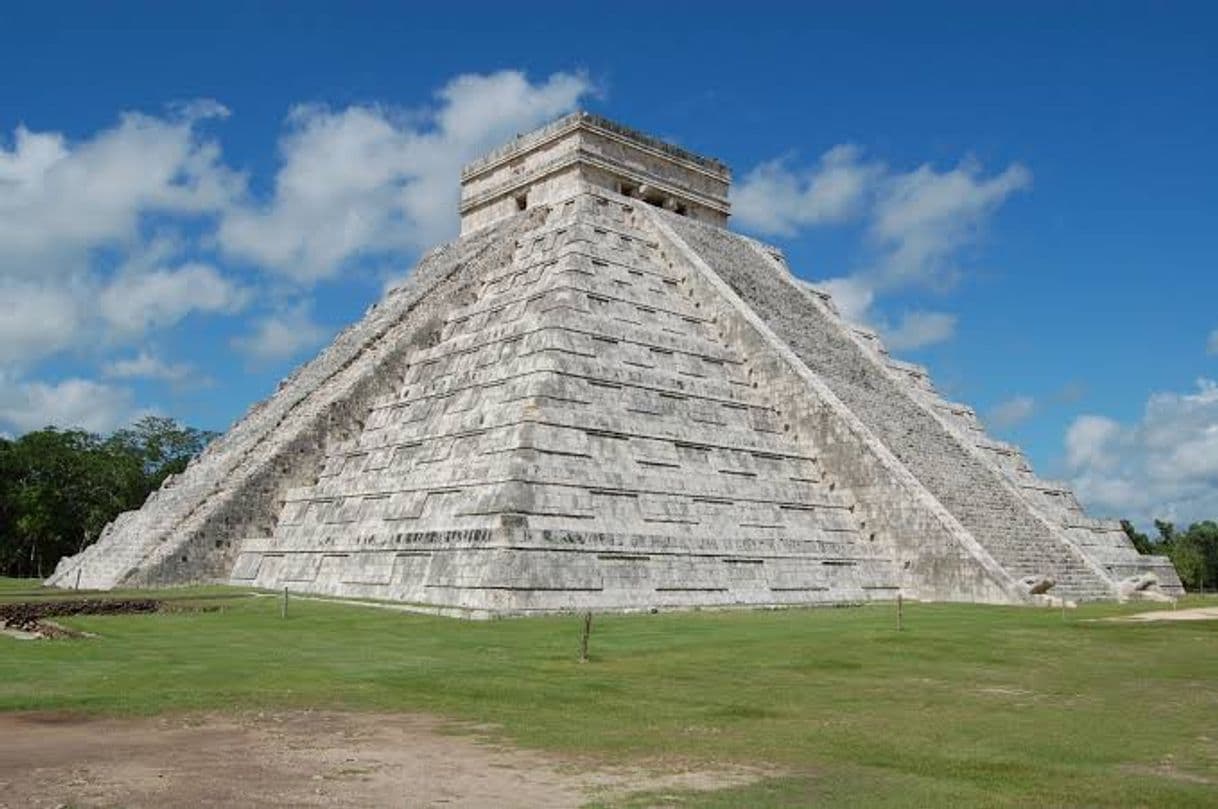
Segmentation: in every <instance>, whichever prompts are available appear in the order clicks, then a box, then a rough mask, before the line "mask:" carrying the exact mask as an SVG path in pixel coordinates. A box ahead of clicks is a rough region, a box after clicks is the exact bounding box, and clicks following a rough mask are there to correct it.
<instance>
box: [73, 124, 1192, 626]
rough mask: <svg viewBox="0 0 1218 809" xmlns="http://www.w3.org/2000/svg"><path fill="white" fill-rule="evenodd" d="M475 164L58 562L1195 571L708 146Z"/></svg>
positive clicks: (755, 574) (867, 591) (263, 579)
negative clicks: (935, 377) (329, 318)
mask: <svg viewBox="0 0 1218 809" xmlns="http://www.w3.org/2000/svg"><path fill="white" fill-rule="evenodd" d="M461 180H462V197H461V217H462V219H461V221H462V235H461V236H460V238H459V239H457V240H456V241H455V242H453V243H451V244H448V245H445V246H443V247H440V248H438V249H436V250H434V251H432V252H431V253H429V254H427V255H426V256H424V257H423V259H422V260H421V261H420V263H419V265H418V266H417V267H416V268H415V270H414V272H413V273H412V274H411V275H410V276H409V279H408V280H407V281H406V282H405V283H403V284H402V285H401V286H399V287H397V288H395V289H393V290H391V291H390V292H389V293H388V294H387V295H386V296H385V298H384V299H383V300H382V301H381V302H380V303H378V304H377V305H376V306H374V307H372V308H371V309H370V310H369V311H368V312H367V314H366V315H365V317H364V318H363V319H362V320H361V321H360V322H359V323H357V324H355V325H353V326H352V327H350V328H349V329H347V330H346V331H344V332H342V333H341V334H340V335H339V336H338V337H337V338H336V339H335V341H334V343H333V344H332V345H331V346H329V347H328V348H327V349H326V350H325V351H323V352H322V353H321V355H320V356H318V357H317V358H316V359H315V360H313V361H312V362H310V363H308V364H306V365H304V366H302V367H301V368H300V369H299V370H297V371H296V372H295V373H294V374H293V375H292V376H291V377H289V378H288V379H286V380H284V381H283V383H282V384H281V385H280V387H279V390H278V391H277V392H276V393H275V394H274V395H273V396H271V397H270V398H269V399H267V400H266V401H264V402H261V403H259V404H258V405H255V406H254V408H253V409H251V410H250V411H249V412H248V413H247V414H246V415H245V416H244V417H243V418H241V419H240V420H239V421H238V422H237V423H236V424H234V425H233V427H232V428H231V429H230V430H229V431H228V433H227V434H226V435H224V436H223V437H222V438H220V439H218V440H217V441H216V442H214V443H213V444H212V445H211V446H210V447H209V448H208V449H207V450H206V451H205V452H204V453H203V454H202V455H201V456H200V457H199V458H198V459H197V460H196V461H195V462H193V463H192V464H191V465H190V467H189V468H188V469H187V470H186V471H185V472H184V473H183V474H182V475H180V476H177V477H175V478H173V479H171V480H169V481H167V482H166V484H165V485H164V486H163V487H162V489H161V490H160V491H159V492H157V493H155V494H154V495H153V496H152V497H150V498H149V500H148V502H146V503H145V504H144V506H143V507H142V508H141V509H140V510H138V511H135V512H130V513H127V514H124V515H122V516H121V517H120V518H119V519H117V520H115V522H114V523H113V524H111V525H110V526H109V527H108V528H107V529H106V531H105V532H103V535H102V537H101V538H100V539H99V541H98V542H97V543H95V544H94V545H92V546H91V547H89V548H87V549H86V550H85V551H84V552H82V553H81V554H79V555H77V556H75V557H71V558H67V559H65V560H63V561H62V562H61V564H60V565H59V567H58V569H57V570H56V572H55V574H54V576H53V577H52V578H51V579H50V583H51V584H54V585H57V586H61V587H75V586H79V587H89V588H111V587H115V586H119V585H122V586H153V585H156V586H160V585H169V584H179V583H187V582H199V581H228V582H232V583H235V584H244V585H251V586H255V587H260V588H273V589H279V588H284V587H286V588H288V589H290V590H293V591H298V592H308V593H319V594H329V595H334V596H344V597H356V598H369V599H384V600H392V601H400V602H404V603H407V604H411V605H416V606H418V607H420V608H425V609H432V610H437V611H450V612H453V613H455V614H463V615H485V614H502V613H531V612H545V611H556V610H572V609H604V610H636V609H659V608H686V607H693V606H728V605H782V604H805V603H842V602H858V601H866V600H872V599H889V598H894V597H895V596H896V595H897V594H898V593H901V594H904V595H905V596H906V597H912V598H920V599H930V600H946V601H978V602H991V603H1027V602H1030V601H1033V600H1035V598H1036V597H1035V596H1033V595H1031V593H1030V587H1029V583H1028V580H1031V579H1045V578H1048V579H1052V580H1053V582H1054V586H1053V588H1052V590H1051V593H1052V594H1053V595H1056V596H1061V597H1065V598H1069V599H1075V600H1082V599H1106V598H1115V597H1117V596H1118V594H1119V592H1120V585H1121V582H1122V581H1123V580H1125V579H1129V578H1130V577H1135V576H1143V575H1145V574H1147V573H1152V574H1154V576H1155V579H1156V580H1157V582H1158V584H1157V585H1156V588H1157V589H1158V590H1159V591H1161V592H1167V593H1176V592H1180V582H1179V579H1178V578H1177V577H1176V574H1175V571H1174V569H1173V568H1172V567H1171V564H1170V563H1169V562H1168V561H1167V560H1165V559H1163V558H1161V557H1150V556H1140V555H1139V554H1138V553H1137V552H1136V551H1135V550H1134V548H1133V547H1132V545H1131V544H1130V543H1129V541H1128V540H1127V539H1126V538H1125V535H1124V533H1123V532H1122V531H1121V529H1120V526H1119V524H1118V523H1114V522H1111V521H1103V520H1096V519H1092V518H1089V517H1087V516H1086V515H1085V514H1084V513H1083V510H1082V509H1081V508H1080V506H1079V504H1078V503H1077V501H1076V500H1075V499H1074V497H1073V495H1072V494H1071V493H1070V491H1069V489H1068V488H1066V487H1065V486H1063V485H1061V484H1054V483H1051V482H1048V481H1044V480H1041V479H1039V478H1037V477H1036V476H1035V475H1034V474H1033V473H1032V471H1031V470H1030V468H1029V466H1028V464H1027V462H1026V459H1025V458H1024V457H1023V455H1022V454H1021V453H1020V451H1019V450H1018V449H1017V448H1015V447H1013V446H1010V445H1008V444H1004V443H1002V442H999V441H995V440H993V439H991V438H989V437H987V436H986V434H985V432H984V430H983V429H982V428H981V426H980V424H979V423H978V421H977V419H976V416H975V414H974V413H973V411H972V410H970V409H969V408H968V407H966V406H964V405H959V404H955V403H952V402H947V401H945V400H943V399H942V398H941V397H940V396H939V395H938V394H937V393H936V392H935V390H934V387H933V386H932V385H931V383H930V381H929V378H928V375H927V373H926V371H925V370H924V369H922V368H920V367H917V366H913V365H909V364H907V363H903V362H900V361H897V360H895V359H892V358H891V357H889V356H888V354H887V352H886V351H885V350H884V348H883V346H882V344H881V343H880V341H879V339H878V338H877V337H876V335H874V334H873V333H870V332H868V331H866V330H863V329H860V328H857V327H854V326H851V325H850V324H848V323H846V322H845V321H844V320H842V319H841V318H840V317H839V316H838V314H837V312H836V311H835V309H834V306H833V302H832V299H831V298H830V297H829V296H828V295H826V294H825V293H823V292H822V291H820V290H818V289H816V288H815V287H814V286H812V285H809V284H807V283H805V282H803V281H800V280H799V279H798V278H796V277H795V276H794V275H793V274H792V273H791V272H790V270H789V269H788V268H787V267H786V264H785V260H784V258H783V257H782V254H781V253H780V252H779V251H778V250H776V249H775V248H772V247H769V246H766V245H764V244H761V243H758V242H755V241H753V240H751V239H748V238H746V237H743V236H740V235H738V234H736V233H732V232H731V231H729V230H727V229H726V225H727V218H728V211H729V207H728V201H727V191H728V185H729V181H730V174H729V172H728V169H727V167H726V166H724V165H722V164H721V163H718V162H717V161H714V160H710V159H707V158H704V157H700V156H697V155H694V154H691V153H689V152H687V151H684V150H682V149H678V148H676V147H674V146H671V145H669V144H666V143H663V142H661V141H658V140H656V139H653V138H650V137H648V136H646V135H642V134H640V133H637V132H633V131H631V130H628V129H626V128H624V127H621V126H619V125H617V124H614V123H612V122H610V121H607V120H605V119H603V118H599V117H596V116H592V115H589V114H586V113H576V114H573V115H570V116H567V117H564V118H562V119H560V120H558V121H555V122H554V123H552V124H550V125H548V126H546V127H543V128H541V129H539V130H537V131H535V132H532V133H529V134H527V135H523V136H520V137H518V138H516V139H515V140H513V141H512V142H510V143H508V144H506V145H505V146H504V147H502V148H501V149H499V150H497V151H495V152H493V153H492V154H490V155H487V156H486V157H484V158H482V159H480V160H478V161H476V162H474V163H472V164H471V165H469V166H467V167H466V169H465V170H464V171H463V172H462V178H461Z"/></svg>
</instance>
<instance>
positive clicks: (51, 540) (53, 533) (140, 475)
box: [0, 416, 215, 577]
mask: <svg viewBox="0 0 1218 809" xmlns="http://www.w3.org/2000/svg"><path fill="white" fill-rule="evenodd" d="M214 437H215V434H214V433H209V432H205V431H202V430H196V429H195V428H193V427H184V426H182V425H180V424H178V423H177V422H176V421H174V420H173V419H166V418H159V417H156V416H148V417H146V418H143V419H141V420H140V421H138V422H136V423H135V424H134V425H132V426H131V427H128V428H125V429H121V430H118V431H116V432H114V433H113V434H111V435H109V436H100V435H97V434H94V433H90V432H85V431H83V430H61V429H56V428H54V427H48V428H46V429H45V430H38V431H35V432H31V433H26V434H25V435H23V436H21V437H20V438H17V439H12V440H10V439H5V438H0V575H3V576H39V577H42V576H46V575H49V574H50V572H51V571H52V570H54V569H55V565H56V563H58V561H59V559H60V557H62V556H67V555H70V554H74V553H79V552H80V551H81V550H83V549H84V548H85V547H86V546H87V545H89V544H90V543H92V542H94V541H96V540H97V537H98V535H99V534H100V533H101V531H102V529H103V528H104V527H105V526H106V523H108V522H110V521H111V520H113V519H114V518H115V517H116V516H118V515H119V514H120V513H122V512H123V511H127V510H130V509H133V508H139V506H140V504H142V503H143V502H144V500H145V499H146V498H147V497H148V495H149V494H150V493H151V492H153V491H155V490H156V489H157V488H159V487H160V485H161V483H163V482H164V480H165V478H167V477H168V476H169V475H172V474H177V473H178V472H181V471H182V470H183V469H185V468H186V464H187V463H188V462H189V461H190V459H191V458H193V457H194V456H195V455H197V454H198V453H199V452H200V451H201V450H202V449H203V447H204V446H206V445H207V443H208V442H209V441H210V440H211V439H212V438H214Z"/></svg>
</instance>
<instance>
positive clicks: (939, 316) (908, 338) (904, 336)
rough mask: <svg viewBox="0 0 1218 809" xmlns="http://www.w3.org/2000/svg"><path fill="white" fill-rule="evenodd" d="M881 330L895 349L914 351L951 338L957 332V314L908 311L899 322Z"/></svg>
mask: <svg viewBox="0 0 1218 809" xmlns="http://www.w3.org/2000/svg"><path fill="white" fill-rule="evenodd" d="M880 332H881V334H882V335H883V337H884V342H885V343H886V344H887V345H888V347H889V348H891V349H892V350H893V351H912V350H913V349H915V348H925V347H926V346H929V345H934V344H935V343H942V342H943V341H945V340H950V339H951V337H952V335H953V334H955V332H956V316H955V315H950V314H947V313H946V312H923V311H915V312H906V313H905V314H904V315H903V316H902V317H901V321H900V322H899V323H897V324H896V325H895V326H884V325H882V326H881V327H880Z"/></svg>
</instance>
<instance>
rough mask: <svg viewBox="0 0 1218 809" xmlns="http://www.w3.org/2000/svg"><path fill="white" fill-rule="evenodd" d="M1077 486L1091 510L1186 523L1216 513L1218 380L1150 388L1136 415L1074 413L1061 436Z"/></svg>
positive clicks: (1144, 518) (1134, 517)
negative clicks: (1181, 389) (1179, 389)
mask: <svg viewBox="0 0 1218 809" xmlns="http://www.w3.org/2000/svg"><path fill="white" fill-rule="evenodd" d="M1065 449H1066V463H1067V465H1068V467H1069V469H1070V473H1071V476H1072V480H1073V483H1074V487H1075V490H1076V491H1077V492H1078V495H1079V497H1080V498H1082V500H1083V502H1084V503H1086V504H1087V505H1088V506H1090V507H1091V508H1093V509H1094V510H1095V511H1096V512H1097V513H1107V514H1114V515H1117V516H1122V517H1130V518H1132V519H1136V520H1138V521H1139V522H1141V523H1143V524H1145V523H1148V522H1150V520H1152V519H1154V518H1156V517H1160V518H1165V519H1169V520H1175V521H1178V522H1183V523H1187V522H1189V521H1192V520H1197V519H1204V518H1212V517H1213V515H1214V514H1215V513H1218V383H1215V382H1214V381H1212V380H1206V379H1202V380H1199V381H1198V383H1197V390H1196V391H1195V392H1192V393H1171V392H1168V393H1156V394H1154V395H1152V396H1151V397H1150V398H1149V399H1148V400H1147V402H1146V407H1145V410H1144V411H1143V414H1142V417H1141V420H1140V421H1138V422H1137V423H1135V424H1122V423H1120V422H1117V421H1114V420H1113V419H1110V418H1106V417H1104V416H1097V415H1084V416H1080V417H1078V418H1077V419H1075V421H1074V422H1073V423H1072V424H1071V425H1070V428H1069V430H1068V431H1067V433H1066V439H1065Z"/></svg>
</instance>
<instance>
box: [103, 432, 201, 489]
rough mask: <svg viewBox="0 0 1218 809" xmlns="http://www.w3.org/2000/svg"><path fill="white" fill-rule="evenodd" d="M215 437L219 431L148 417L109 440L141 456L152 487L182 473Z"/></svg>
mask: <svg viewBox="0 0 1218 809" xmlns="http://www.w3.org/2000/svg"><path fill="white" fill-rule="evenodd" d="M215 437H216V433H212V432H207V431H204V430H196V429H195V428H194V427H183V426H182V425H180V424H178V423H177V422H176V421H174V420H173V419H167V418H163V417H161V416H145V417H144V418H142V419H140V420H139V421H137V422H136V423H135V424H133V425H131V426H130V427H127V428H125V429H122V430H117V431H115V433H114V435H112V436H110V439H109V442H108V443H110V444H113V445H114V446H115V447H117V448H119V449H120V450H122V451H124V452H127V453H129V454H131V455H133V456H135V457H137V458H139V459H140V460H141V462H142V464H143V468H144V474H145V475H146V476H147V477H148V481H149V483H150V484H151V486H152V489H156V488H158V487H160V485H161V483H163V482H164V481H165V478H167V477H169V476H170V475H177V474H181V473H182V472H183V471H184V470H185V469H186V464H188V463H190V459H191V458H193V457H195V456H196V455H198V454H199V453H200V452H202V451H203V448H204V447H205V446H207V445H208V443H210V442H211V441H212V440H213V439H214V438H215ZM150 491H151V489H150Z"/></svg>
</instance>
